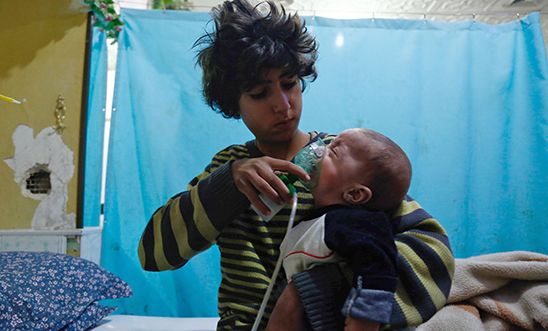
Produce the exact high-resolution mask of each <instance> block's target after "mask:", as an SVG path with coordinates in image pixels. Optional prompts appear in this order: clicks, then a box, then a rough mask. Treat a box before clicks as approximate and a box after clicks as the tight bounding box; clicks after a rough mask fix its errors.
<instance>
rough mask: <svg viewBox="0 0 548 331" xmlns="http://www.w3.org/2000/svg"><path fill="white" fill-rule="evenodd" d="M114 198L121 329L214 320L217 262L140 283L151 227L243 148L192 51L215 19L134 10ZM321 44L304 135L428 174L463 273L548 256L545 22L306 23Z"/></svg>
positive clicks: (425, 183) (420, 179) (415, 184)
mask: <svg viewBox="0 0 548 331" xmlns="http://www.w3.org/2000/svg"><path fill="white" fill-rule="evenodd" d="M122 16H123V20H124V22H125V26H124V29H123V31H122V34H121V37H120V41H119V58H118V68H117V82H116V91H115V101H114V102H115V107H116V111H115V113H114V114H113V118H112V132H111V142H110V144H111V145H110V146H111V147H110V151H109V165H108V176H107V196H106V206H105V208H106V210H105V217H106V225H105V232H104V239H103V256H102V258H103V264H104V266H106V267H107V268H108V269H110V270H112V271H113V272H115V273H116V274H118V275H120V276H121V277H122V278H124V279H125V280H127V281H128V282H129V283H130V285H131V286H132V287H133V289H134V292H135V293H134V296H133V298H131V299H129V300H127V301H125V302H123V303H122V304H121V307H120V309H119V311H118V312H119V313H127V314H145V315H146V314H148V315H163V316H214V315H216V293H217V286H218V282H219V278H220V274H219V267H218V263H219V262H218V259H219V254H218V250H217V249H216V248H212V249H210V250H208V251H206V252H204V253H202V254H200V255H198V256H197V257H195V258H194V259H193V260H192V261H191V262H190V263H189V264H188V265H186V266H185V267H183V268H181V269H179V270H176V271H172V272H161V273H150V272H144V271H141V269H140V266H139V263H138V258H137V244H138V241H139V238H140V234H141V232H142V230H143V229H144V227H145V224H146V223H147V221H148V218H149V216H150V215H151V214H152V212H154V210H155V209H156V208H158V207H159V206H160V205H161V204H163V203H164V202H165V201H166V200H167V199H168V198H169V197H170V196H172V195H173V194H175V193H177V192H179V191H181V190H184V189H185V188H186V184H187V182H188V181H189V180H190V179H191V178H192V177H193V176H194V175H195V174H197V173H199V172H200V171H202V169H203V167H204V166H205V165H206V164H207V163H208V162H209V159H210V157H211V156H212V155H213V154H214V153H215V152H216V151H218V150H220V149H221V148H224V147H226V146H228V145H229V144H232V143H241V142H244V141H246V140H248V139H250V138H251V136H250V134H249V133H248V132H247V130H246V129H245V127H244V125H243V123H241V122H240V121H236V120H226V119H223V118H222V117H221V116H220V115H218V114H215V113H214V112H213V111H211V110H210V109H208V108H207V106H206V105H205V104H204V103H203V101H202V97H201V94H200V69H199V68H197V67H195V52H194V51H193V50H192V45H193V43H194V41H195V40H196V38H197V37H199V36H200V35H202V34H203V32H204V30H205V29H210V28H211V23H210V24H209V25H207V23H208V21H209V16H208V15H207V14H201V13H188V12H171V11H138V10H124V11H123V13H122ZM307 22H308V24H309V26H310V30H311V31H312V33H314V34H315V35H316V36H317V39H318V41H319V43H320V57H319V61H318V71H319V78H318V79H317V81H316V82H314V83H312V84H311V85H310V86H309V88H308V89H307V90H306V91H305V95H304V107H303V119H302V128H303V129H305V130H320V131H326V132H332V133H336V132H340V131H342V130H344V129H345V128H349V127H357V126H359V127H369V128H373V129H375V130H378V131H381V132H383V133H385V134H386V135H388V136H390V137H392V138H393V139H394V140H395V141H396V142H398V143H399V144H400V145H401V146H402V147H403V148H404V149H405V150H406V151H407V153H408V154H409V156H410V158H411V161H412V163H413V168H414V176H413V181H412V187H411V190H410V193H411V195H412V196H413V197H415V198H416V199H417V200H418V201H419V202H420V203H421V204H422V205H423V206H424V207H425V208H426V209H427V210H428V211H429V212H430V213H431V214H433V215H434V216H435V217H436V218H438V219H439V220H440V221H441V222H442V223H443V225H444V226H445V228H446V229H447V232H448V234H449V236H450V238H451V242H452V244H453V248H454V251H455V254H456V255H457V256H459V257H464V256H470V255H477V254H482V253H487V252H496V251H508V250H532V251H537V252H543V253H548V247H547V246H546V244H545V240H546V239H545V238H548V229H547V228H546V227H545V226H544V225H543V220H544V218H545V215H548V204H547V203H546V201H548V190H547V189H546V187H548V153H547V152H548V148H547V147H548V143H547V137H548V135H547V133H548V127H547V110H548V104H547V103H548V82H547V77H548V67H547V58H546V52H545V47H544V43H543V38H542V34H541V26H540V23H539V15H538V14H532V15H529V16H527V17H524V18H522V19H521V20H516V21H513V22H510V23H507V24H501V25H496V26H492V25H486V24H482V23H479V22H472V21H468V22H459V23H438V22H431V21H426V20H417V21H414V20H379V19H377V20H351V21H350V20H334V19H323V18H307Z"/></svg>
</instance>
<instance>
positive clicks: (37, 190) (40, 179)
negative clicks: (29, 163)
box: [26, 164, 51, 194]
mask: <svg viewBox="0 0 548 331" xmlns="http://www.w3.org/2000/svg"><path fill="white" fill-rule="evenodd" d="M26 189H27V190H28V191H29V192H30V193H32V194H49V193H50V192H51V172H50V171H49V170H48V168H47V166H46V165H44V164H39V165H36V166H34V167H32V168H31V169H30V170H29V175H28V177H27V180H26Z"/></svg>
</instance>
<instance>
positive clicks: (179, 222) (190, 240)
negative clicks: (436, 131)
mask: <svg viewBox="0 0 548 331" xmlns="http://www.w3.org/2000/svg"><path fill="white" fill-rule="evenodd" d="M333 138H334V136H327V137H326V138H325V139H324V140H326V143H329V142H330V141H331V140H332V139H333ZM258 156H262V154H261V153H260V151H259V150H258V149H256V147H255V146H254V144H252V143H247V144H244V145H232V146H229V147H228V148H226V149H224V150H222V151H220V152H219V153H217V154H216V155H215V156H214V157H213V159H212V161H211V163H210V164H209V165H208V166H207V167H206V169H205V171H204V172H203V173H202V174H200V175H198V176H197V177H195V178H194V179H193V180H192V181H191V182H190V184H189V190H188V191H185V192H182V193H180V194H178V195H176V196H174V197H173V198H171V199H170V200H169V201H168V202H167V203H166V204H165V205H164V206H162V207H160V208H159V209H158V210H157V211H156V212H155V213H154V214H153V215H152V217H151V219H150V221H149V223H148V224H147V226H146V228H145V230H144V232H143V235H142V237H141V241H140V243H139V258H140V261H141V264H142V266H143V268H144V269H145V270H150V271H160V270H172V269H176V268H179V267H181V266H183V265H184V264H185V263H186V262H187V261H188V260H189V259H190V258H191V257H193V256H194V255H196V254H197V253H199V252H201V251H203V250H205V249H207V248H209V247H210V246H211V245H212V244H214V243H216V244H217V245H218V247H219V250H220V252H221V273H222V280H221V285H220V287H219V305H218V311H219V315H220V317H221V319H220V321H219V324H218V330H249V329H251V325H252V324H253V322H254V318H255V316H256V314H257V311H258V309H259V306H260V303H261V300H262V297H263V295H264V293H265V291H266V288H267V287H268V283H269V279H270V276H271V275H272V272H273V270H274V266H275V264H276V260H277V258H278V255H279V245H280V244H281V242H282V240H283V237H284V235H285V231H286V227H287V224H288V221H289V214H290V206H289V204H288V206H286V207H285V208H284V209H282V210H281V211H280V212H279V213H278V214H277V215H275V216H274V217H273V218H272V220H271V221H269V222H263V221H262V220H261V219H260V218H259V216H257V215H256V213H255V212H254V211H253V210H252V209H251V208H250V207H249V201H248V200H247V199H246V198H245V196H244V195H243V194H242V193H240V192H239V191H238V190H237V188H236V187H235V185H234V183H233V182H232V175H231V171H230V164H231V162H232V161H234V160H238V159H242V158H248V157H258ZM295 186H296V189H297V194H298V202H299V204H298V210H297V214H296V218H295V222H296V224H298V222H300V220H302V219H303V218H304V216H306V213H307V212H308V211H309V210H310V209H311V208H313V199H312V195H311V194H310V193H309V192H308V191H307V190H306V189H305V188H304V187H303V186H302V185H301V184H300V183H296V185H295ZM394 217H395V218H394V219H395V221H396V222H398V224H399V227H398V229H399V232H401V233H398V234H397V235H396V241H397V242H396V244H397V247H398V250H399V252H400V258H399V260H398V268H399V270H398V271H399V272H400V277H401V280H400V285H401V286H400V287H399V288H398V291H397V300H396V301H397V305H396V306H397V311H395V312H394V316H395V319H394V322H395V323H394V325H400V324H407V323H410V324H411V325H414V324H418V323H416V322H417V321H422V320H425V319H426V318H428V317H429V316H431V315H432V314H433V313H434V312H435V310H437V309H439V308H440V307H441V306H442V305H443V304H445V300H446V298H447V296H448V294H449V288H450V284H451V277H452V273H453V256H452V253H451V250H450V248H449V243H448V240H447V236H446V234H445V232H444V230H443V228H442V227H441V226H440V224H439V223H438V222H437V221H436V220H434V219H432V218H431V217H430V216H429V215H427V214H426V213H425V212H424V211H423V210H422V209H421V208H420V206H418V204H417V203H416V202H414V201H412V200H409V201H404V202H403V204H402V206H401V207H400V209H399V210H398V211H397V212H396V214H395V216H394ZM283 286H285V276H284V275H283V273H280V275H279V277H278V279H277V286H276V287H275V289H274V291H273V295H272V296H271V300H270V302H269V305H268V307H267V309H266V312H265V316H264V318H263V323H262V327H265V326H266V321H267V320H268V317H269V316H270V313H271V312H272V308H273V304H274V303H275V302H276V298H277V296H278V295H279V293H280V292H281V290H282V289H283Z"/></svg>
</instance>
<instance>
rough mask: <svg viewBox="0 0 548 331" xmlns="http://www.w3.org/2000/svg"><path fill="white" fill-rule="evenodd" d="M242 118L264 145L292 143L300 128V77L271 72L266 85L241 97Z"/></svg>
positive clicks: (269, 71) (257, 87)
mask: <svg viewBox="0 0 548 331" xmlns="http://www.w3.org/2000/svg"><path fill="white" fill-rule="evenodd" d="M239 107H240V115H241V118H242V120H243V122H244V123H245V125H246V126H247V128H248V129H249V130H250V131H251V133H253V135H254V136H255V138H256V139H257V140H258V141H259V142H262V143H273V144H276V143H285V142H288V141H291V139H292V138H293V136H294V134H295V132H297V129H298V127H299V121H300V119H301V109H302V91H301V84H300V81H299V77H298V76H296V75H293V76H287V75H284V74H283V71H282V69H271V70H268V71H267V72H266V74H265V77H264V80H263V82H262V83H260V84H258V85H257V86H255V87H253V88H252V89H251V90H249V91H245V92H243V93H242V94H241V96H240V100H239Z"/></svg>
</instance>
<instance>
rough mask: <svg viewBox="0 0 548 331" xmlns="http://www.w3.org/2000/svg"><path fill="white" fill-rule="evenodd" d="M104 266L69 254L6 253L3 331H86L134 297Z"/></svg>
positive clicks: (0, 295)
mask: <svg viewBox="0 0 548 331" xmlns="http://www.w3.org/2000/svg"><path fill="white" fill-rule="evenodd" d="M131 294H132V292H131V289H130V287H129V285H128V284H127V283H126V282H124V281H123V280H121V279H120V278H118V277H117V276H115V275H113V274H112V273H110V272H108V271H107V270H105V269H103V268H102V267H100V266H99V265H97V264H95V263H93V262H91V261H88V260H84V259H81V258H76V257H72V256H69V255H65V254H54V253H45V252H43V253H42V252H40V253H35V252H0V330H86V329H89V328H91V327H92V326H94V325H96V324H97V322H99V321H100V320H101V319H102V318H104V317H105V316H107V315H108V314H110V313H111V312H112V311H114V309H115V308H113V307H107V306H102V305H100V304H99V303H98V302H97V301H99V300H103V299H116V298H124V297H129V296H131Z"/></svg>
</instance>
